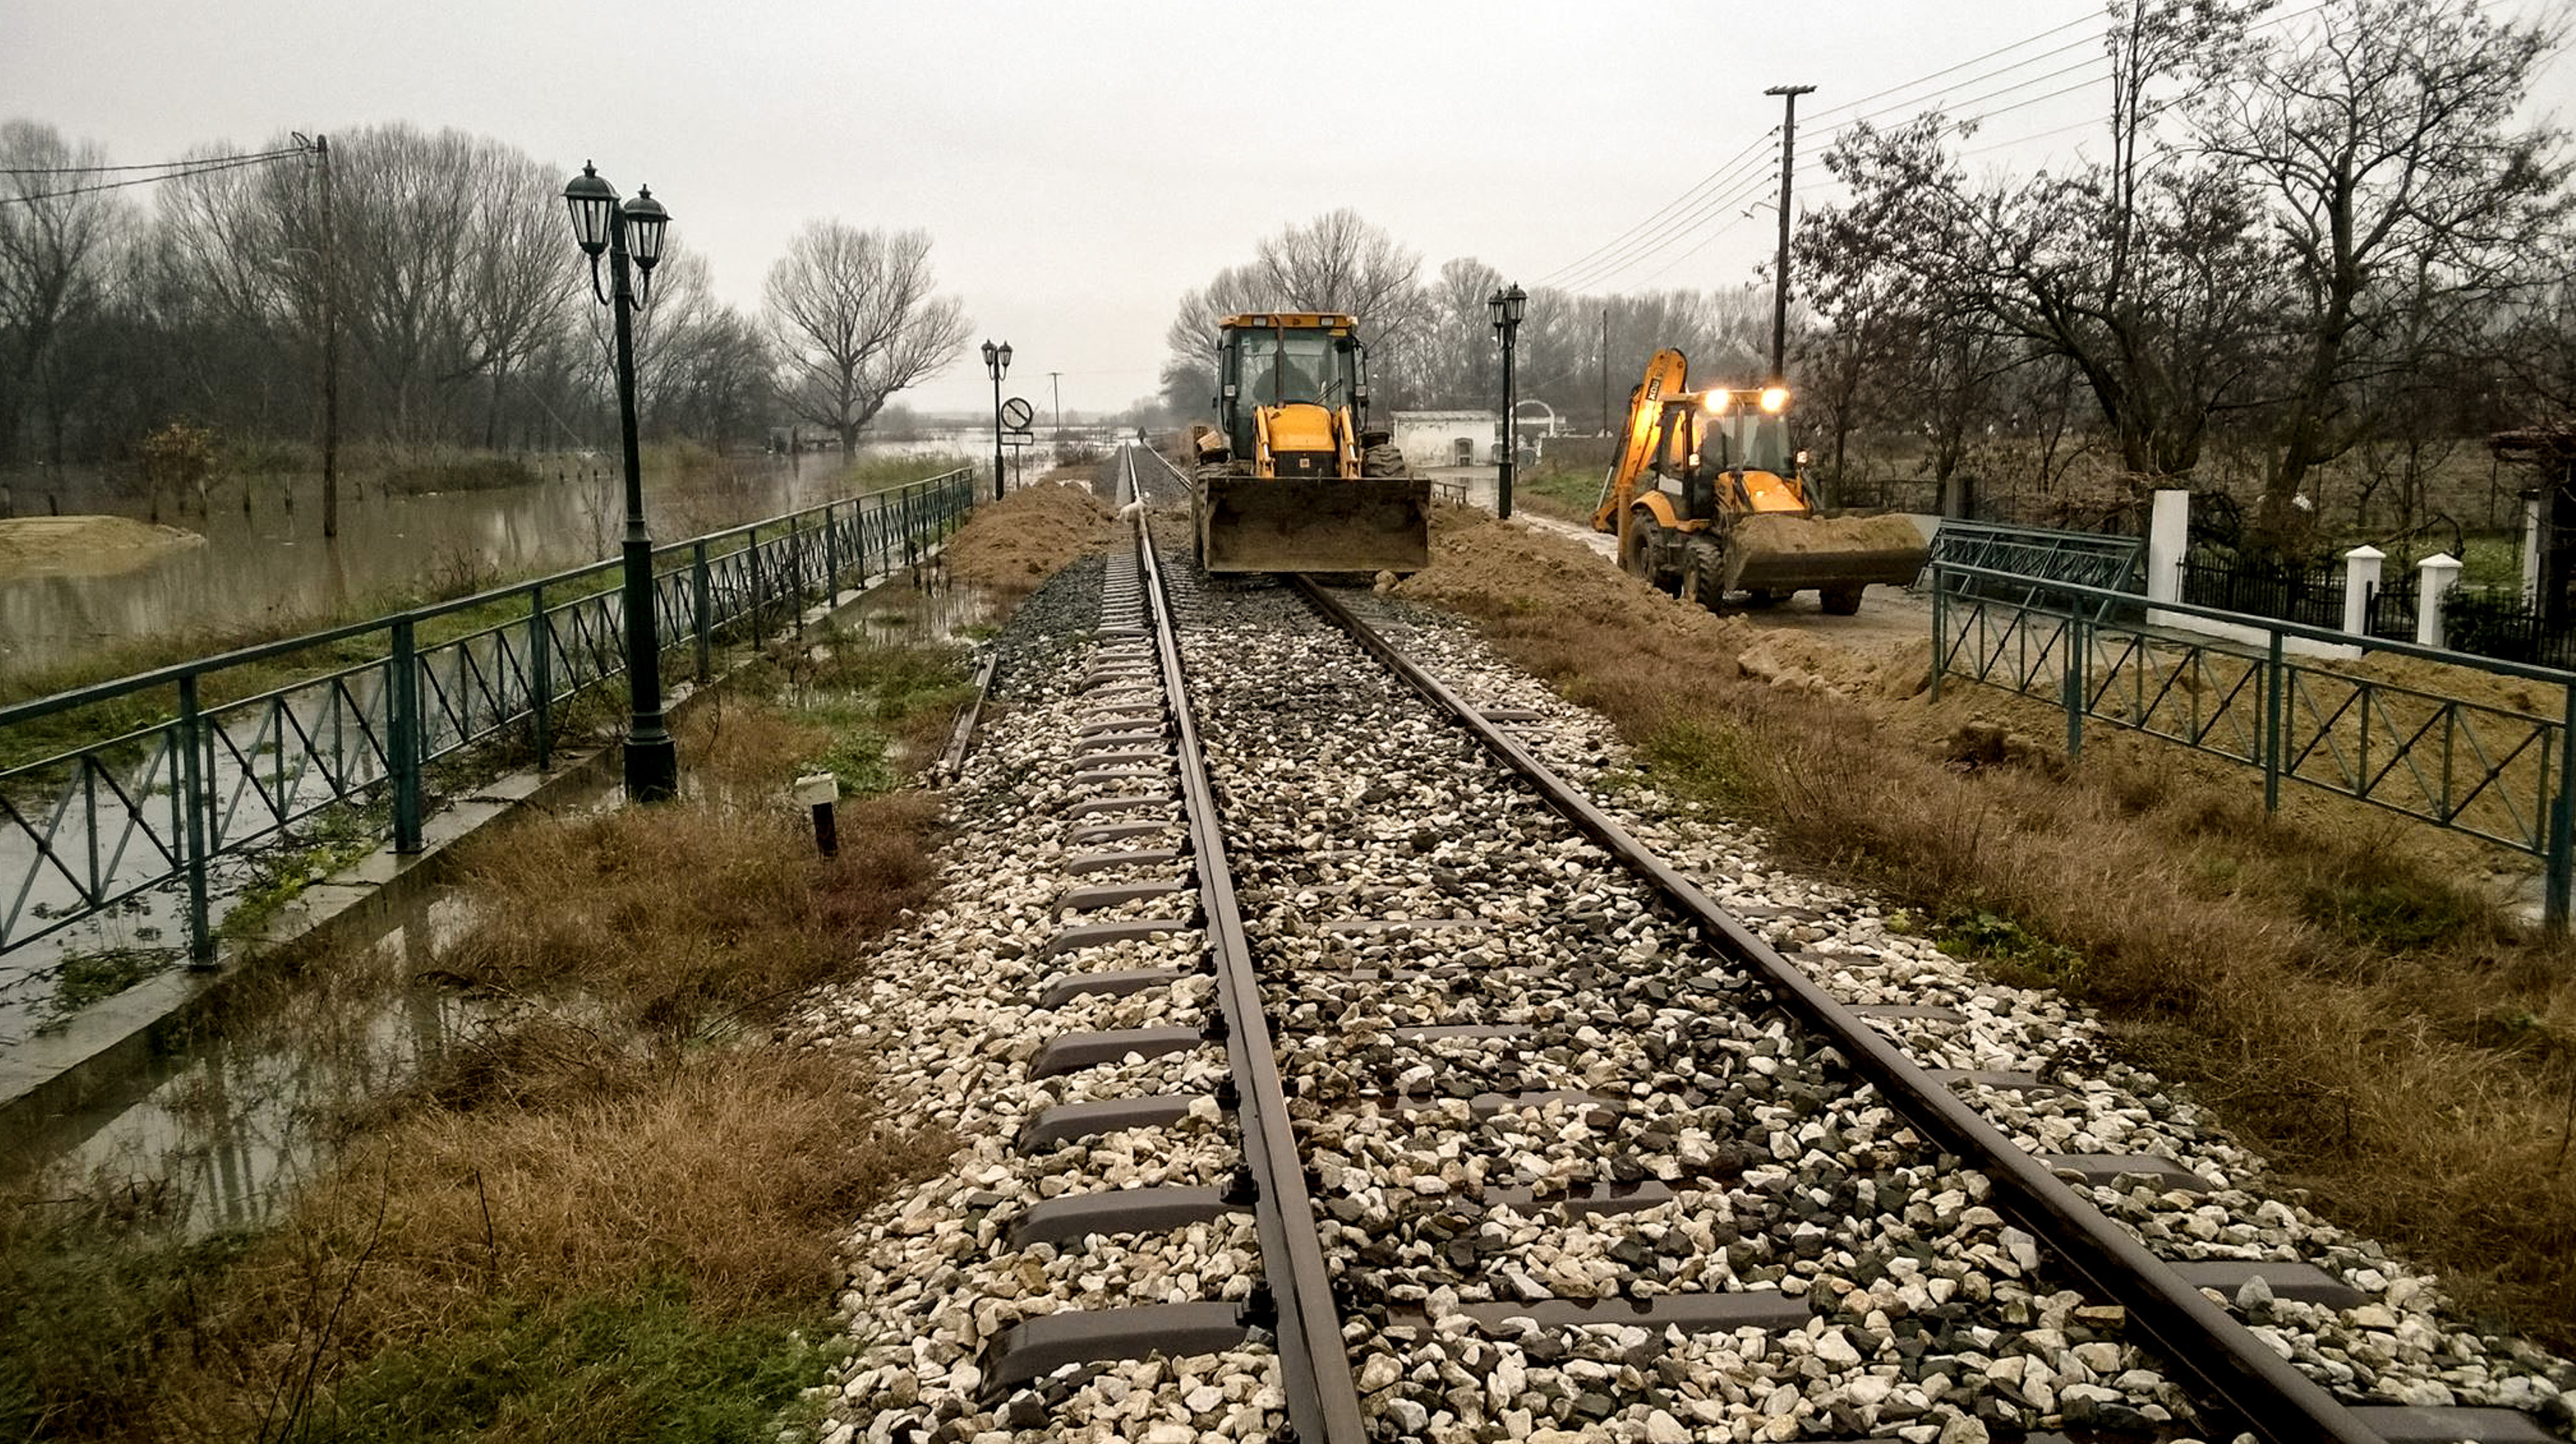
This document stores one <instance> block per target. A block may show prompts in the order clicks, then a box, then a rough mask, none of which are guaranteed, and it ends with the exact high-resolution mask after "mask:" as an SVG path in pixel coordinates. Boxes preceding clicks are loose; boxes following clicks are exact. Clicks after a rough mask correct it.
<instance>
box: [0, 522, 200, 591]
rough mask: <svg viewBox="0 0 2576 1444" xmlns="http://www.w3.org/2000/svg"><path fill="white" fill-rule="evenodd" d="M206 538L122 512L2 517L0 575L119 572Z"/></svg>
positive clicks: (63, 574) (194, 544)
mask: <svg viewBox="0 0 2576 1444" xmlns="http://www.w3.org/2000/svg"><path fill="white" fill-rule="evenodd" d="M205 540H206V539H205V538H204V537H201V536H199V535H197V534H196V533H195V532H192V531H181V530H179V529H178V528H177V527H174V526H154V525H153V524H151V523H150V522H141V521H136V520H134V519H133V518H131V517H123V516H28V517H16V518H12V519H10V520H8V521H0V577H16V576H72V575H81V574H95V573H100V572H119V571H124V570H126V569H127V568H130V567H139V566H141V565H143V564H144V563H146V562H148V561H151V560H152V559H153V558H154V557H157V556H159V555H161V554H162V553H163V552H166V551H168V550H170V549H171V548H172V547H183V546H202V545H204V543H205Z"/></svg>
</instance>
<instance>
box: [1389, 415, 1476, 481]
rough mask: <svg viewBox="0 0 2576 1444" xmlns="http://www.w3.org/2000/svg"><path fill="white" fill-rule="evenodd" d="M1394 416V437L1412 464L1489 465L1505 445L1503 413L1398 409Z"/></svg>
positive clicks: (1420, 465) (1397, 445) (1405, 458)
mask: <svg viewBox="0 0 2576 1444" xmlns="http://www.w3.org/2000/svg"><path fill="white" fill-rule="evenodd" d="M1391 419H1392V420H1393V421H1394V423H1395V424H1394V427H1393V431H1394V436H1393V438H1392V439H1393V441H1394V443H1395V445H1396V448H1397V449H1398V450H1400V451H1402V452H1403V453H1404V460H1405V462H1406V464H1407V465H1410V466H1415V467H1426V466H1488V465H1491V464H1493V462H1494V461H1495V460H1496V459H1497V458H1496V456H1495V448H1496V447H1498V446H1500V445H1501V444H1502V435H1503V418H1502V415H1501V413H1499V412H1494V411H1398V412H1395V413H1393V416H1392V418H1391Z"/></svg>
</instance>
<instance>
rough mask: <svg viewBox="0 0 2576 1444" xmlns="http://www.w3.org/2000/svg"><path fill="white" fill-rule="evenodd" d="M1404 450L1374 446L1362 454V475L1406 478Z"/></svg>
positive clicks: (1406, 468) (1407, 470) (1387, 446)
mask: <svg viewBox="0 0 2576 1444" xmlns="http://www.w3.org/2000/svg"><path fill="white" fill-rule="evenodd" d="M1409 470H1410V469H1409V468H1408V467H1406V466H1405V464H1404V450H1403V448H1401V447H1398V446H1389V445H1380V446H1372V447H1368V448H1367V449H1365V450H1363V451H1361V452H1360V475H1362V476H1364V477H1378V476H1404V475H1407V474H1408V472H1409Z"/></svg>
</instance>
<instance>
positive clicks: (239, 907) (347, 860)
mask: <svg viewBox="0 0 2576 1444" xmlns="http://www.w3.org/2000/svg"><path fill="white" fill-rule="evenodd" d="M391 822H392V805H391V804H390V803H388V802H378V803H372V804H369V805H368V806H365V807H352V806H348V805H345V804H344V805H341V806H337V807H330V808H326V809H324V810H323V811H321V812H318V813H315V814H314V815H313V816H312V817H311V818H309V819H307V820H306V821H305V822H304V823H303V824H302V831H300V832H295V831H290V832H288V833H286V834H285V835H284V836H283V837H282V838H281V839H280V841H279V843H278V845H277V846H276V847H273V848H270V849H268V850H267V851H264V852H260V853H256V854H253V855H252V857H251V858H250V865H251V875H250V878H249V880H248V881H246V882H244V883H243V884H242V887H241V890H240V891H239V892H238V893H236V894H235V895H234V897H233V903H232V906H231V907H230V908H229V909H227V910H226V911H225V913H224V920H223V922H222V923H221V924H219V925H218V926H217V927H216V928H215V936H217V937H220V938H248V937H255V936H257V935H258V933H259V931H260V929H262V928H264V927H266V926H268V923H269V920H270V919H272V918H274V917H276V916H277V915H278V913H279V912H281V911H283V910H284V909H285V907H286V905H287V904H288V903H291V902H293V901H295V899H296V898H297V897H299V896H301V895H302V894H303V892H304V890H305V889H306V888H308V887H311V886H312V885H313V884H315V883H317V882H319V881H321V880H322V879H324V878H326V877H329V876H330V875H331V874H333V873H335V872H338V871H339V870H340V869H342V868H344V867H347V866H349V865H350V864H351V863H354V862H356V861H357V860H358V859H360V858H362V857H365V856H366V855H367V854H368V853H370V852H373V851H375V849H376V844H377V842H378V841H379V840H381V839H382V838H383V836H384V834H385V829H386V828H387V827H388V826H390V825H391Z"/></svg>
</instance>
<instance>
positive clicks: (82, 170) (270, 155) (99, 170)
mask: <svg viewBox="0 0 2576 1444" xmlns="http://www.w3.org/2000/svg"><path fill="white" fill-rule="evenodd" d="M303 153H304V152H303V147H301V146H290V147H288V148H287V149H285V150H272V151H263V152H261V153H260V154H258V155H232V156H205V157H202V158H201V159H198V160H156V161H154V162H152V163H151V164H149V165H0V175H110V174H113V173H116V172H119V171H138V170H177V169H179V168H180V167H182V166H192V165H202V164H205V163H206V162H207V161H213V160H242V161H250V160H274V159H276V158H278V157H280V156H289V155H301V154H303Z"/></svg>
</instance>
